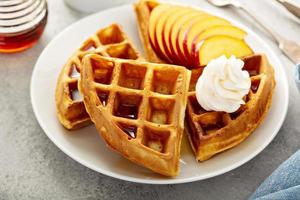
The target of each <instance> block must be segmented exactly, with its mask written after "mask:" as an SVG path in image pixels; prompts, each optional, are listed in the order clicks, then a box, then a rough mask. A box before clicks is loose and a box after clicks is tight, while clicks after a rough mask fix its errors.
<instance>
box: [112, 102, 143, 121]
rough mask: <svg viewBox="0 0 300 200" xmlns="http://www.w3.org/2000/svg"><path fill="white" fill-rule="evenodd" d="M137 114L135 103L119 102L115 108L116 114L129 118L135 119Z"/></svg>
mask: <svg viewBox="0 0 300 200" xmlns="http://www.w3.org/2000/svg"><path fill="white" fill-rule="evenodd" d="M137 114H138V107H137V105H135V104H129V103H120V104H119V106H118V108H117V110H116V115H117V116H119V117H124V118H129V119H137Z"/></svg>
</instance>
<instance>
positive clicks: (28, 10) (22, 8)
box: [0, 0, 47, 34]
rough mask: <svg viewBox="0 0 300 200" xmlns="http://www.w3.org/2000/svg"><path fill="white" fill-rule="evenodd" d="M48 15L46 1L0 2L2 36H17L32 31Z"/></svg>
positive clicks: (0, 31)
mask: <svg viewBox="0 0 300 200" xmlns="http://www.w3.org/2000/svg"><path fill="white" fill-rule="evenodd" d="M46 15H47V3H46V0H9V1H0V34H15V33H20V32H25V31H28V30H31V29H32V28H34V27H35V26H36V25H38V24H39V23H40V21H42V20H43V19H44V17H45V16H46Z"/></svg>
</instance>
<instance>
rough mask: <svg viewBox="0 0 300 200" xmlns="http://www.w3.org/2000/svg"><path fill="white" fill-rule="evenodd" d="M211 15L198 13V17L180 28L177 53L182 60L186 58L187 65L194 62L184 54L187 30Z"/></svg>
mask: <svg viewBox="0 0 300 200" xmlns="http://www.w3.org/2000/svg"><path fill="white" fill-rule="evenodd" d="M210 16H211V15H208V14H205V13H203V14H202V15H198V16H197V17H194V18H192V19H189V20H187V21H186V22H185V23H184V24H182V26H181V27H180V29H179V30H178V33H177V38H176V49H177V53H178V56H179V57H180V58H182V59H181V60H184V61H185V63H186V64H187V65H191V64H192V62H190V61H191V60H190V59H188V57H187V56H186V55H185V54H184V48H183V42H184V38H185V35H186V34H187V31H188V30H189V29H190V27H191V26H192V25H193V24H195V23H198V22H200V21H202V20H205V19H206V18H209V17H210Z"/></svg>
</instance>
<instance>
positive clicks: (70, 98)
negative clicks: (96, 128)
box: [55, 24, 140, 129]
mask: <svg viewBox="0 0 300 200" xmlns="http://www.w3.org/2000/svg"><path fill="white" fill-rule="evenodd" d="M90 53H96V54H99V55H103V56H107V57H116V58H124V59H134V60H135V59H139V58H140V55H139V54H138V52H137V50H136V48H135V47H134V45H133V44H132V42H131V41H130V40H129V39H128V37H127V36H126V34H125V33H124V32H123V31H122V29H121V27H120V26H119V25H117V24H112V25H110V26H108V27H105V28H103V29H100V30H98V31H97V32H96V34H95V35H93V36H91V37H90V38H88V39H87V40H86V41H85V42H84V43H83V44H82V45H81V47H80V48H79V49H78V50H77V51H76V52H75V53H74V54H73V55H72V56H71V57H70V58H69V59H68V61H67V63H66V64H65V65H64V67H63V68H62V69H61V72H60V75H59V78H58V81H57V85H56V94H55V100H56V108H57V116H58V119H59V121H60V123H61V124H62V125H63V126H64V127H65V128H67V129H78V128H81V127H84V126H86V125H88V124H90V123H91V120H90V117H89V115H88V114H87V112H86V110H85V107H84V104H83V102H82V100H81V98H80V95H79V93H78V87H77V83H78V78H79V77H80V74H79V72H80V69H81V65H82V59H83V57H84V56H85V55H87V54H90Z"/></svg>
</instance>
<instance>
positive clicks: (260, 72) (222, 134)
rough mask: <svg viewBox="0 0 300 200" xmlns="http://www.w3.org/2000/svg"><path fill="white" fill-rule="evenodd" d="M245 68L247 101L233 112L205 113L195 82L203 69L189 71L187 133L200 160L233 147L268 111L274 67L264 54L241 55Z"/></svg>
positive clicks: (249, 132)
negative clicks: (246, 72) (198, 98)
mask: <svg viewBox="0 0 300 200" xmlns="http://www.w3.org/2000/svg"><path fill="white" fill-rule="evenodd" d="M244 62H245V65H244V68H243V69H244V70H246V71H248V72H249V74H250V77H251V90H250V92H249V93H248V95H247V96H246V97H245V99H244V100H245V102H246V104H244V105H242V106H241V107H240V108H239V110H238V111H236V112H234V113H225V112H208V111H206V110H204V109H203V108H202V107H201V106H200V105H199V103H198V102H197V100H196V95H195V84H196V81H197V80H198V77H199V76H200V75H201V73H202V69H197V70H192V78H191V83H190V88H189V95H188V96H189V97H188V105H187V110H186V120H185V123H186V132H187V134H188V136H189V139H190V143H191V146H192V148H193V150H194V152H195V154H196V157H197V159H198V160H200V161H204V160H207V159H209V158H210V157H212V156H213V155H215V154H217V153H219V152H222V151H224V150H226V149H229V148H231V147H233V146H236V145H237V144H239V143H240V142H242V141H243V140H244V139H246V138H247V137H248V136H249V135H250V134H251V133H252V132H253V131H254V130H255V129H256V127H257V126H258V125H259V124H260V122H261V121H262V120H263V118H264V116H265V115H266V113H267V112H268V110H269V107H270V105H271V102H272V94H273V89H274V87H275V80H274V72H273V68H272V67H271V66H270V64H269V63H268V61H267V58H266V57H265V55H262V54H257V55H253V56H249V57H246V58H244Z"/></svg>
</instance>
